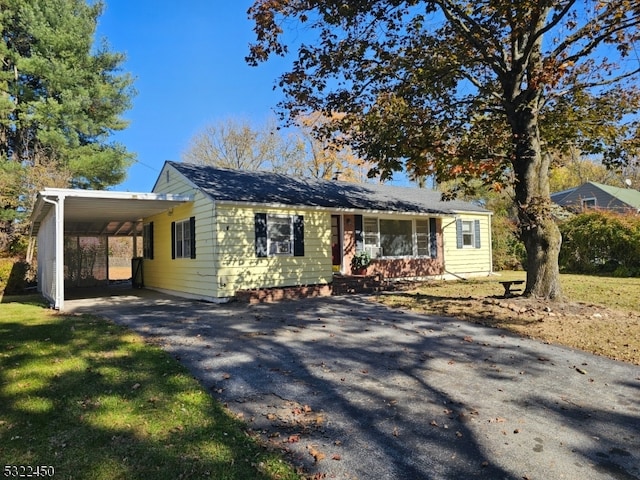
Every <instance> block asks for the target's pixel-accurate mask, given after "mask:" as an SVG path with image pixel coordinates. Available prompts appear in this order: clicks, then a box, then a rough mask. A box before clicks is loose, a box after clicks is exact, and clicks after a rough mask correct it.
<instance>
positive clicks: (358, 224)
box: [354, 215, 364, 252]
mask: <svg viewBox="0 0 640 480" xmlns="http://www.w3.org/2000/svg"><path fill="white" fill-rule="evenodd" d="M354 228H355V232H354V233H355V237H356V252H361V251H362V250H364V241H363V235H362V215H355V220H354Z"/></svg>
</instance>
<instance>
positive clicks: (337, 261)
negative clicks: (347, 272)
mask: <svg viewBox="0 0 640 480" xmlns="http://www.w3.org/2000/svg"><path fill="white" fill-rule="evenodd" d="M331 260H332V265H333V271H334V272H339V271H340V270H341V267H342V234H341V228H340V215H331Z"/></svg>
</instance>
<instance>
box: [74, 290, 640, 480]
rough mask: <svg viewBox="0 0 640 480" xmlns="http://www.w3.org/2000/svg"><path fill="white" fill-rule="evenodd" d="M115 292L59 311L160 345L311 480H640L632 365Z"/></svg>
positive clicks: (415, 323) (395, 318) (357, 307)
mask: <svg viewBox="0 0 640 480" xmlns="http://www.w3.org/2000/svg"><path fill="white" fill-rule="evenodd" d="M122 293H124V294H125V295H122V296H112V297H108V298H103V299H91V300H88V301H70V302H68V305H67V310H71V311H75V312H88V313H92V314H97V315H102V316H104V317H107V318H110V319H112V320H114V321H116V322H118V323H121V324H124V325H127V326H129V327H131V328H133V329H135V330H137V331H138V332H139V333H141V334H142V335H144V336H146V337H147V338H149V339H151V340H153V342H154V343H155V344H159V345H161V346H162V347H163V348H165V349H166V350H167V351H169V352H171V353H172V354H173V355H174V356H176V357H178V358H179V359H180V361H181V362H183V363H184V364H185V365H186V366H187V367H188V368H189V369H190V370H191V371H192V373H193V375H194V376H196V377H197V378H198V379H200V381H201V382H202V384H203V385H204V386H205V387H206V388H208V389H209V391H210V392H211V394H212V395H213V396H214V397H216V398H217V399H219V400H220V401H222V402H225V403H227V404H228V406H229V408H230V409H231V410H232V411H233V412H235V413H236V414H238V415H242V417H243V419H244V420H245V421H246V422H247V425H248V428H250V429H252V430H253V431H255V432H259V434H260V435H262V436H263V438H264V440H265V441H266V442H270V443H272V444H274V445H276V446H277V447H279V448H282V449H286V450H288V451H289V452H290V454H291V458H292V462H293V464H294V465H301V466H303V468H304V470H305V471H306V472H308V474H309V475H310V476H313V475H318V477H317V478H338V479H356V478H357V479H373V478H375V479H454V478H455V479H458V478H460V479H462V478H465V479H467V478H487V479H523V478H525V479H587V478H588V479H640V367H638V366H635V365H631V364H625V363H621V362H615V361H612V360H609V359H606V358H602V357H597V356H593V355H590V354H587V353H584V352H580V351H576V350H572V349H568V348H563V347H557V346H552V345H547V344H543V343H541V342H538V341H535V340H530V339H525V338H519V337H517V336H513V335H510V334H507V333H505V332H503V331H501V330H497V329H492V328H487V327H484V326H479V325H473V324H468V323H465V322H462V321H458V320H455V319H450V318H439V317H431V316H426V315H418V314H414V313H410V312H406V311H401V310H392V309H389V308H386V307H384V306H381V305H379V304H376V303H374V302H373V301H371V299H369V298H367V297H361V296H351V297H330V298H318V299H308V300H298V301H288V302H282V303H279V304H261V305H254V306H249V305H246V304H239V303H230V304H225V305H215V304H207V303H202V302H192V301H188V300H184V299H177V298H172V297H167V296H164V295H160V294H157V293H153V292H149V291H145V290H140V291H133V290H132V291H129V292H122ZM325 474H326V477H325V476H322V475H325Z"/></svg>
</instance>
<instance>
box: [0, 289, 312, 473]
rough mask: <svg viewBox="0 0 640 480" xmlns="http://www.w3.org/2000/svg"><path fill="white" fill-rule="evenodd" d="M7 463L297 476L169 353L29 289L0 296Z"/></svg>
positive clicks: (1, 448)
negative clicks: (17, 297) (24, 295)
mask: <svg viewBox="0 0 640 480" xmlns="http://www.w3.org/2000/svg"><path fill="white" fill-rule="evenodd" d="M7 300H8V299H7V298H5V301H7ZM7 466H10V468H13V467H16V470H15V472H17V473H20V472H22V473H24V474H25V475H27V474H28V473H29V472H32V473H35V472H36V468H38V466H50V467H53V468H54V469H55V476H54V478H59V479H82V480H85V479H104V480H107V479H108V480H113V479H126V480H131V479H145V480H146V479H167V480H169V479H170V480H177V479H186V478H214V479H271V480H275V479H298V478H300V476H299V475H298V474H297V473H296V471H295V469H294V468H292V467H291V466H290V465H288V464H287V463H286V462H285V461H284V460H283V458H282V457H281V456H280V455H279V454H277V453H276V452H270V451H268V450H265V449H264V448H262V447H260V446H259V445H257V444H256V443H255V441H254V440H253V439H252V438H250V437H248V436H247V434H245V432H244V431H243V426H242V424H241V423H240V422H239V421H238V420H236V419H234V418H233V417H232V415H230V413H229V412H228V411H227V410H226V409H225V408H224V407H223V406H222V405H221V404H219V403H218V402H216V401H215V400H213V398H212V397H211V396H210V395H209V394H208V393H207V392H206V391H205V390H203V388H202V387H201V386H200V385H199V383H198V382H197V381H196V380H195V379H194V378H192V377H191V376H190V374H189V373H188V372H187V370H186V369H185V368H184V367H182V366H181V365H180V364H179V363H178V362H177V361H176V360H175V359H173V358H172V357H171V356H169V355H168V354H167V353H165V352H163V351H162V350H160V349H159V348H157V347H154V346H151V345H148V344H146V343H145V342H144V341H143V340H142V339H141V337H139V336H138V335H136V334H134V333H132V332H131V331H129V330H126V329H124V328H122V327H119V326H117V325H115V324H113V323H110V322H107V321H105V320H102V319H99V318H94V317H91V316H69V315H61V314H56V313H54V312H52V311H51V310H48V309H46V308H44V307H43V305H42V304H40V303H39V302H38V300H37V297H33V299H21V301H19V302H13V303H3V304H2V305H1V306H0V468H2V469H3V475H5V476H6V474H7V472H8V473H9V474H11V473H12V471H11V470H9V471H6V470H5V469H6V468H7ZM23 467H24V468H23ZM20 468H22V470H18V469H20ZM40 472H45V470H44V469H42V470H40ZM46 472H47V473H50V472H51V470H50V469H47V470H46ZM41 476H42V475H41Z"/></svg>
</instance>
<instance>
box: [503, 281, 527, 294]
mask: <svg viewBox="0 0 640 480" xmlns="http://www.w3.org/2000/svg"><path fill="white" fill-rule="evenodd" d="M498 283H500V284H502V286H503V287H504V296H505V298H507V297H510V296H511V293H512V292H520V291H522V289H521V288H514V289H512V288H511V285H522V284H523V283H524V280H507V281H505V282H498Z"/></svg>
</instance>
